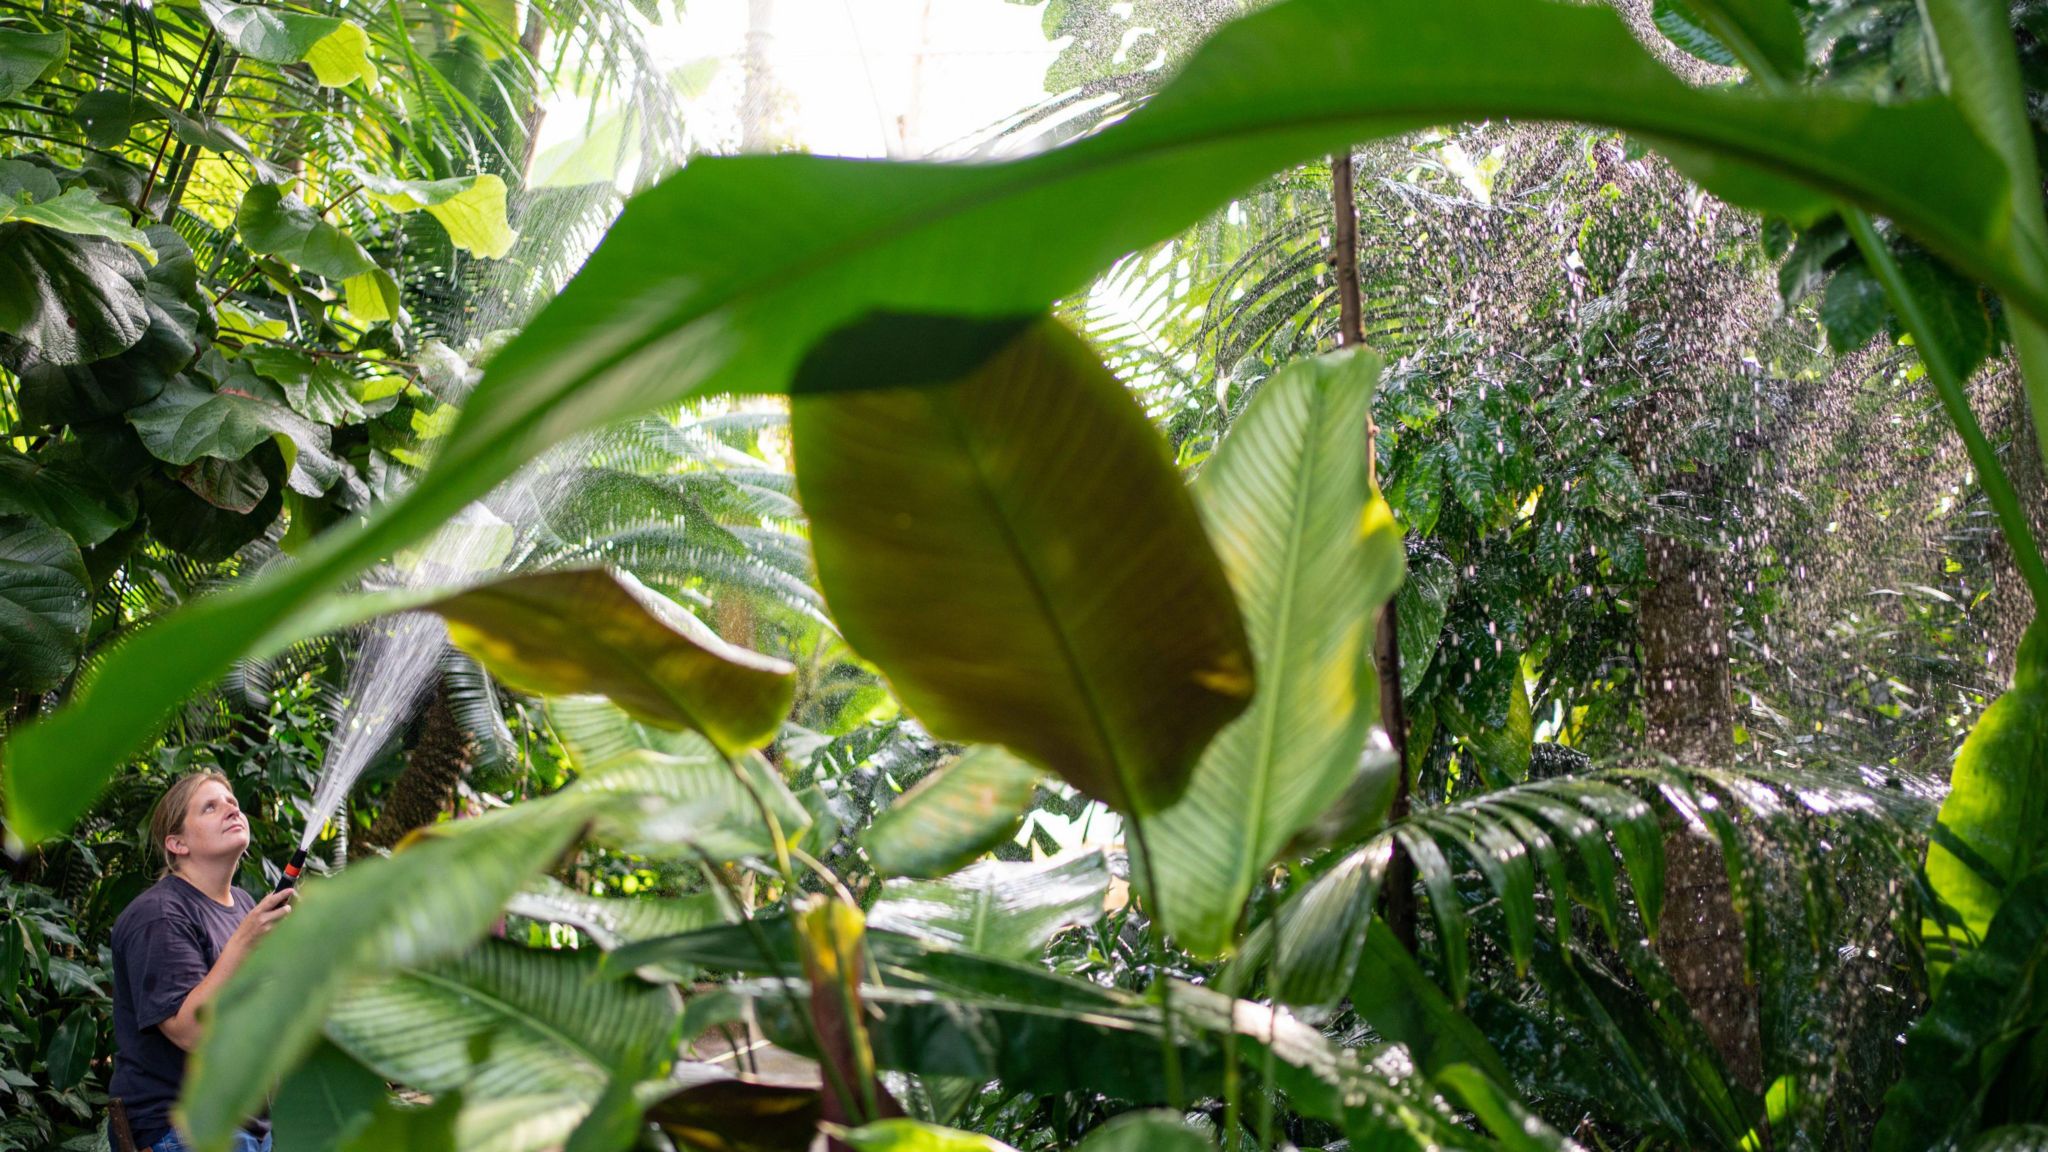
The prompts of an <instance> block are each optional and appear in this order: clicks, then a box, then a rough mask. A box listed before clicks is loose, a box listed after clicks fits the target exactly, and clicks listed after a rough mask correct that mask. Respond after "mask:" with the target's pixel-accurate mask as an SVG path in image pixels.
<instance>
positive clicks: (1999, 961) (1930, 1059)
mask: <svg viewBox="0 0 2048 1152" xmlns="http://www.w3.org/2000/svg"><path fill="white" fill-rule="evenodd" d="M2044 1061H2048V869H2041V870H2037V871H2035V872H2033V873H2032V874H2030V875H2027V876H2024V877H2022V878H2020V880H2019V881H2018V882H2017V883H2015V884H2014V885H2013V887H2012V889H2011V891H2010V892H2009V893H2008V894H2007V896H2006V899H2005V902H2004V903H2003V904H2002V905H2000V906H1999V909H1998V912H1997V914H1996V916H1994V917H1993V919H1992V921H1991V926H1990V930H1989V932H1988V933H1987V934H1986V936H1985V937H1984V946H1983V947H1981V948H1979V949H1977V950H1976V951H1974V952H1972V953H1971V954H1970V955H1969V956H1968V957H1966V958H1965V959H1963V960H1962V961H1961V962H1960V963H1958V964H1956V965H1955V967H1953V968H1952V969H1950V970H1949V973H1948V976H1947V977H1946V978H1945V979H1944V980H1943V981H1942V984H1941V991H1940V993H1939V994H1938V995H1936V996H1935V998H1934V1005H1933V1007H1932V1008H1931V1009H1929V1010H1928V1013H1927V1015H1926V1016H1925V1017H1923V1018H1921V1020H1920V1021H1919V1022H1918V1023H1916V1024H1914V1025H1913V1028H1912V1030H1911V1031H1910V1032H1908V1033H1907V1034H1906V1056H1905V1063H1906V1073H1905V1076H1904V1077H1903V1078H1902V1079H1901V1080H1900V1081H1899V1082H1898V1084H1896V1085H1894V1086H1893V1087H1892V1090H1891V1091H1890V1092H1888V1093H1887V1094H1886V1095H1885V1099H1884V1104H1885V1110H1884V1116H1883V1118H1882V1119H1881V1120H1880V1121H1879V1123H1878V1127H1877V1133H1876V1138H1875V1140H1874V1142H1873V1145H1872V1146H1873V1147H1875V1148H1876V1149H1878V1150H1879V1152H1908V1150H1909V1149H1910V1150H1912V1152H1919V1150H1921V1149H1930V1148H1939V1149H1947V1148H1958V1147H1961V1146H1963V1145H1964V1144H1965V1143H1966V1142H1967V1139H1968V1137H1969V1136H1970V1135H1971V1134H1973V1133H1974V1132H1975V1131H1976V1130H1977V1128H1978V1126H1979V1125H1980V1124H1984V1123H1985V1122H1986V1121H1990V1122H1992V1123H2007V1124H2010V1123H2015V1122H2024V1121H2029V1120H2033V1121H2039V1120H2044V1119H2048V1105H2044V1100H2043V1097H2042V1095H2041V1085H2042V1076H2043V1075H2048V1067H2044Z"/></svg>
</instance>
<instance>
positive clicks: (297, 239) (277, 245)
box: [235, 9, 377, 306]
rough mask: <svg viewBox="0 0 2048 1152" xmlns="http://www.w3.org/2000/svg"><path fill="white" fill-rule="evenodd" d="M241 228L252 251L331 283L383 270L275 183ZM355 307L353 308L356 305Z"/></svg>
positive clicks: (252, 196) (249, 206) (256, 190)
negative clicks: (281, 261)
mask: <svg viewBox="0 0 2048 1152" xmlns="http://www.w3.org/2000/svg"><path fill="white" fill-rule="evenodd" d="M251 11H257V10H256V9H251ZM235 227H236V228H238V229H240V231H241V233H242V243H243V244H245V245H247V246H248V248H249V251H251V252H254V253H256V254H257V255H260V256H276V257H278V258H279V259H282V260H285V261H287V262H289V263H292V264H295V265H297V266H298V267H300V268H303V269H305V270H306V271H308V272H311V273H313V274H315V275H318V276H325V277H327V278H328V279H330V280H351V279H353V278H355V277H360V276H365V275H368V274H370V273H371V272H374V271H376V270H377V264H376V261H374V260H372V259H370V254H369V253H368V252H366V251H364V250H363V246H362V245H361V244H358V243H357V242H356V240H355V237H353V236H350V235H349V234H348V233H346V232H344V231H342V230H341V229H340V228H338V227H336V226H335V225H333V224H330V223H329V222H327V221H326V220H325V219H323V218H322V217H321V216H320V214H319V213H317V212H315V211H313V210H312V209H311V208H308V207H307V206H306V205H305V204H303V203H301V202H300V201H299V198H298V197H296V196H292V197H287V196H286V195H285V193H284V189H282V188H279V187H278V186H276V185H274V184H252V185H250V186H249V191H248V193H247V194H245V195H244V196H243V197H242V206H241V208H240V209H238V210H237V211H236V213H235ZM350 303H351V306H353V304H354V301H353V300H351V302H350Z"/></svg>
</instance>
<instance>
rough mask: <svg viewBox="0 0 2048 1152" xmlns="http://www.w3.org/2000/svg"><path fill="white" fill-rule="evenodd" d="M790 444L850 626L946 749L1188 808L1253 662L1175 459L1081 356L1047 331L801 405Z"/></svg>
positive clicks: (1055, 330)
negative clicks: (963, 365) (930, 377)
mask: <svg viewBox="0 0 2048 1152" xmlns="http://www.w3.org/2000/svg"><path fill="white" fill-rule="evenodd" d="M792 432H793V435H794V439H795V443H796V462H797V483H798V485H799V487H800V490H801V494H802V499H803V502H804V508H805V511H806V512H808V513H809V514H810V517H811V539H812V547H813V550H814V551H815V553H816V556H817V565H818V579H819V582H820V585H821V586H822V587H823V589H824V591H825V597H826V600H827V602H828V603H830V605H831V607H832V615H833V617H834V618H835V619H836V620H838V621H839V624H840V627H841V629H842V631H843V633H844V634H845V636H846V638H847V640H848V642H850V643H851V644H852V645H853V646H854V648H856V649H857V650H859V651H860V652H861V654H862V655H864V656H866V657H867V658H868V659H870V660H872V661H874V662H875V663H876V664H877V665H879V666H880V667H881V668H882V670H883V672H885V673H886V674H887V675H888V676H889V679H890V682H891V683H892V684H893V685H894V687H895V689H896V691H897V693H898V695H899V696H900V697H901V698H902V699H903V701H904V703H905V704H906V705H908V706H909V707H910V708H911V710H912V711H914V712H916V713H917V715H918V716H919V718H920V719H922V720H923V721H924V723H925V726H926V727H927V728H929V729H930V730H931V731H932V733H933V734H934V735H936V736H940V737H942V738H945V739H956V740H984V741H991V742H995V743H1001V744H1005V745H1008V746H1009V747H1010V748H1011V750H1013V751H1015V752H1017V753H1019V754H1020V755H1022V756H1024V757H1025V758H1027V759H1030V760H1032V761H1034V762H1036V763H1038V764H1041V765H1042V766H1044V767H1046V768H1048V769H1050V770H1052V771H1054V772H1057V773H1059V774H1060V775H1061V776H1063V777H1064V778H1065V779H1066V780H1067V781H1068V782H1069V783H1071V784H1073V785H1074V786H1075V787H1076V788H1079V789H1081V790H1082V791H1083V792H1086V793H1088V794H1089V795H1091V796H1094V797H1097V798H1100V799H1103V800H1106V801H1108V802H1110V803H1112V804H1115V805H1116V806H1117V807H1119V808H1121V809H1123V810H1125V811H1139V812H1151V811H1156V810H1158V809H1159V808H1161V807H1163V806H1165V805H1166V804H1169V803H1171V802H1172V801H1173V800H1174V799H1175V798H1177V797H1178V796H1179V795H1180V793H1181V791H1182V790H1183V789H1184V788H1185V787H1186V784H1187V777H1188V771H1189V769H1190V768H1192V766H1193V762H1194V759H1195V757H1196V756H1197V755H1198V754H1199V753H1200V751H1201V748H1202V746H1203V745H1204V744H1205V743H1207V741H1208V738H1209V736H1210V735H1211V734H1212V733H1213V732H1214V731H1215V730H1216V728H1218V727H1220V726H1221V725H1222V724H1223V723H1224V722H1225V721H1227V720H1228V719H1229V718H1230V717H1231V716H1233V715H1235V714H1236V713H1237V712H1239V711H1240V710H1242V709H1243V707H1244V704H1245V701H1246V698H1247V697H1248V696H1249V695H1250V691H1251V667H1250V664H1251V661H1250V656H1249V653H1247V652H1246V651H1245V642H1244V638H1243V633H1242V631H1241V628H1240V625H1239V623H1238V619H1237V611H1236V605H1235V603H1234V602H1233V601H1232V599H1231V596H1230V590H1229V587H1228V585H1227V584H1226V583H1225V581H1224V576H1223V573H1222V570H1221V568H1220V567H1219V566H1218V565H1217V562H1216V559H1215V556H1214V554H1213V553H1211V552H1210V551H1209V546H1208V543H1207V541H1206V540H1205V539H1204V538H1203V535H1202V530H1201V526H1200V524H1199V523H1198V522H1197V520H1196V517H1195V510H1194V507H1193V504H1192V503H1191V501H1190V500H1189V499H1188V496H1187V492H1186V489H1185V488H1183V487H1182V485H1181V482H1180V478H1179V476H1178V474H1177V473H1176V472H1175V471H1174V469H1173V466H1172V464H1171V463H1170V462H1169V461H1168V460H1167V457H1166V452H1165V447H1164V445H1163V444H1162V443H1161V442H1160V440H1159V438H1158V434H1157V433H1156V432H1154V431H1153V430H1152V428H1151V426H1150V424H1149V423H1147V421H1146V420H1145V416H1144V413H1143V412H1142V411H1141V410H1140V409H1139V408H1138V406H1137V404H1136V402H1135V401H1133V400H1132V399H1131V398H1130V396H1129V394H1128V393H1126V392H1125V391H1124V389H1123V387H1122V386H1121V385H1120V384H1118V383H1117V382H1116V380H1115V378H1114V377H1112V376H1110V375H1109V373H1108V372H1107V371H1106V370H1104V369H1103V368H1102V366H1101V365H1100V363H1099V362H1097V361H1096V359H1095V357H1094V354H1093V353H1092V352H1090V351H1089V350H1088V348H1087V347H1086V346H1085V345H1084V344H1082V343H1081V341H1080V340H1079V339H1078V338H1077V337H1075V336H1074V335H1073V334H1071V333H1069V332H1067V331H1066V330H1065V329H1064V328H1061V327H1059V326H1058V325H1056V324H1053V323H1051V322H1044V323H1041V324H1039V325H1036V326H1034V327H1033V328H1031V329H1030V330H1029V331H1028V332H1027V333H1026V334H1024V335H1023V336H1020V337H1018V338H1016V339H1015V340H1014V341H1013V342H1012V343H1011V344H1009V345H1008V346H1007V347H1005V348H1003V350H1002V351H1000V352H998V353H997V354H996V355H995V356H994V357H993V358H992V359H990V360H988V361H987V362H986V363H985V364H983V365H982V366H981V367H980V368H979V369H977V370H975V371H974V372H973V373H972V374H971V375H969V376H968V377H966V378H965V379H962V380H960V381H958V382H957V383H952V384H947V385H943V386H937V387H927V388H922V389H910V388H897V389H887V390H875V391H868V392H853V393H842V394H834V395H830V396H819V397H805V398H801V399H800V400H799V401H798V402H797V404H796V408H795V418H794V420H793V421H792ZM876 493H887V494H888V496H887V497H886V498H877V497H876Z"/></svg>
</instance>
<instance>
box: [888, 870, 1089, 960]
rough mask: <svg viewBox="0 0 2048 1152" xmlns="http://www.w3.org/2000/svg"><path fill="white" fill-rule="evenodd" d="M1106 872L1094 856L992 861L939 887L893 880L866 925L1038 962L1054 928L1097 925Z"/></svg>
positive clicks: (938, 882)
mask: <svg viewBox="0 0 2048 1152" xmlns="http://www.w3.org/2000/svg"><path fill="white" fill-rule="evenodd" d="M1108 891H1109V867H1108V865H1106V864H1105V863H1104V862H1103V859H1102V853H1101V852H1098V851H1093V850H1090V851H1087V852H1079V853H1076V854H1074V855H1071V856H1066V857H1063V858H1059V859H1054V860H1042V861H1032V862H1028V863H1015V864H1012V863H1006V862H1004V861H999V860H990V861H987V862H984V863H981V864H976V865H975V866H974V867H972V868H969V869H966V870H965V871H962V872H958V873H955V874H954V875H951V876H948V877H946V878H945V879H943V880H891V881H888V882H887V883H885V884H883V885H882V898H881V899H879V900H877V901H875V905H874V907H872V908H870V909H868V924H869V926H871V927H873V928H875V929H877V930H879V931H886V932H901V933H903V934H904V935H906V936H917V937H921V938H924V939H927V940H936V941H938V942H940V943H942V944H950V945H952V946H953V947H956V948H961V949H965V950H966V951H969V952H979V953H983V954H985V955H989V956H1000V957H1002V958H1004V959H1006V960H1032V959H1036V958H1037V957H1038V956H1039V955H1040V954H1041V953H1043V952H1044V950H1045V945H1046V942H1047V941H1049V940H1051V939H1052V938H1053V935H1054V934H1055V933H1057V932H1058V931H1059V930H1060V929H1062V928H1065V927H1068V926H1069V925H1074V924H1093V923H1095V922H1096V921H1097V920H1100V919H1102V899H1103V897H1104V896H1105V895H1106V894H1107V893H1108Z"/></svg>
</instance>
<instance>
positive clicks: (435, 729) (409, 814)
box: [349, 688, 476, 860]
mask: <svg viewBox="0 0 2048 1152" xmlns="http://www.w3.org/2000/svg"><path fill="white" fill-rule="evenodd" d="M475 755H476V741H474V740H473V739H471V738H470V735H469V733H467V732H464V731H463V730H462V726H461V725H460V724H458V723H456V720H455V712H454V710H453V709H451V708H449V706H448V696H447V692H446V690H445V689H442V688H436V689H435V690H434V700H433V703H431V704H429V705H427V711H426V715H425V716H423V717H422V718H421V721H420V738H419V742H418V743H416V744H414V745H413V747H412V751H410V752H408V753H407V754H406V760H405V771H403V772H401V773H399V775H398V782H397V783H396V784H393V785H392V786H391V792H390V794H389V795H388V796H386V797H385V798H384V806H383V808H382V809H380V810H379V811H378V813H377V819H376V821H375V822H374V823H372V824H371V825H370V830H369V831H368V832H365V833H364V834H363V835H362V836H361V838H359V839H357V840H356V841H355V842H353V843H351V844H350V845H349V859H351V860H357V859H361V858H362V857H365V856H369V855H372V854H374V853H375V851H376V850H377V849H380V848H381V849H384V850H386V851H389V850H390V849H392V848H395V847H397V845H398V842H399V841H400V840H403V839H405V835H406V833H408V832H411V831H413V830H414V829H418V828H424V827H426V826H427V825H429V824H432V823H433V822H434V821H436V820H438V819H440V818H441V814H442V813H443V812H446V811H447V810H448V805H449V804H451V803H452V802H453V801H454V799H455V788H456V785H458V784H460V783H461V782H462V780H463V778H464V777H466V776H468V775H469V769H470V762H471V760H472V759H473V758H474V757H475Z"/></svg>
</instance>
